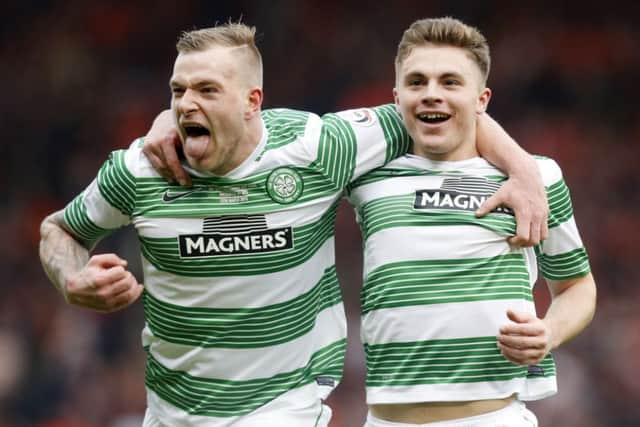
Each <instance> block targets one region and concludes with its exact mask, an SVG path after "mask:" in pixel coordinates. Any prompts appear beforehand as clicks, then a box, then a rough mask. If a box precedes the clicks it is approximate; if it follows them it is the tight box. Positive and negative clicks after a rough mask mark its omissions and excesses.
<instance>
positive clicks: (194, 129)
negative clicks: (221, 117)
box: [184, 124, 210, 138]
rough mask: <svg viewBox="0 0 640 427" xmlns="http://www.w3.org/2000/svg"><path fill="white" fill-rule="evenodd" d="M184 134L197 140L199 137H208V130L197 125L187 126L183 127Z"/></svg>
mask: <svg viewBox="0 0 640 427" xmlns="http://www.w3.org/2000/svg"><path fill="white" fill-rule="evenodd" d="M184 133H185V134H186V135H187V136H189V137H192V138H197V137H199V136H205V135H206V136H209V135H210V132H209V129H207V128H205V127H204V126H200V125H198V124H188V125H185V126H184Z"/></svg>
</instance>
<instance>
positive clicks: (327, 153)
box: [312, 114, 357, 190]
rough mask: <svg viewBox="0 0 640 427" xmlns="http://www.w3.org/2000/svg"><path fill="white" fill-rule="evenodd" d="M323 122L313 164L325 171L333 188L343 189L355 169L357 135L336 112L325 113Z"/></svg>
mask: <svg viewBox="0 0 640 427" xmlns="http://www.w3.org/2000/svg"><path fill="white" fill-rule="evenodd" d="M323 122H324V123H323V126H322V131H321V132H320V143H319V145H318V154H317V159H316V160H315V161H314V162H313V163H312V166H314V167H319V168H320V169H321V170H322V171H323V173H324V174H325V175H326V176H327V177H328V178H329V180H330V181H331V183H332V184H333V188H335V189H340V190H342V189H343V188H344V187H345V186H346V185H347V183H348V182H349V181H350V180H351V177H352V176H353V172H354V170H355V166H356V153H357V143H356V135H355V132H354V131H353V129H352V128H351V125H350V124H349V123H348V122H347V121H346V120H343V119H341V118H339V117H338V116H337V115H335V114H327V115H325V116H324V117H323Z"/></svg>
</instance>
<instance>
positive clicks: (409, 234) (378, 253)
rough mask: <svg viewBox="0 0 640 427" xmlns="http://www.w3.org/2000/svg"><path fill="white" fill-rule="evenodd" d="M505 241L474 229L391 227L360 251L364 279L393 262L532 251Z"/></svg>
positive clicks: (497, 236)
mask: <svg viewBox="0 0 640 427" xmlns="http://www.w3.org/2000/svg"><path fill="white" fill-rule="evenodd" d="M506 239H507V237H505V236H500V235H499V234H497V233H496V232H494V231H491V230H488V229H486V228H484V227H478V226H474V225H456V226H429V227H392V228H385V229H384V230H381V231H378V232H377V233H374V234H372V235H371V236H370V237H369V239H367V241H366V243H365V248H364V274H365V277H366V276H367V275H368V274H370V273H371V271H373V270H374V269H376V268H378V267H380V266H382V265H385V264H390V263H393V262H402V261H417V260H431V259H466V258H488V257H494V256H498V255H506V254H509V253H516V252H523V251H533V250H532V249H531V248H519V247H516V246H512V245H509V243H508V242H507V240H506Z"/></svg>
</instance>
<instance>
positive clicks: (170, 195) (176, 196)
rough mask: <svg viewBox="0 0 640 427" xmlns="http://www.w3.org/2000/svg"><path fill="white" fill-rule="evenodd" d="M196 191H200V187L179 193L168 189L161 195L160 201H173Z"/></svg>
mask: <svg viewBox="0 0 640 427" xmlns="http://www.w3.org/2000/svg"><path fill="white" fill-rule="evenodd" d="M196 191H200V189H199V188H197V189H195V190H189V191H182V192H180V193H173V192H171V191H169V190H166V191H165V192H164V194H163V195H162V201H163V202H165V203H169V202H173V201H174V200H178V199H181V198H183V197H185V196H188V195H189V194H192V193H195V192H196Z"/></svg>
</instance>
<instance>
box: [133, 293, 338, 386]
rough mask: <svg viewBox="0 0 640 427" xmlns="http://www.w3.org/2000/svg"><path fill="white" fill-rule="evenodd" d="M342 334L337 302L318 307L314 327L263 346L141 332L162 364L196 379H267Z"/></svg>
mask: <svg viewBox="0 0 640 427" xmlns="http://www.w3.org/2000/svg"><path fill="white" fill-rule="evenodd" d="M345 337H346V321H345V317H344V307H343V305H342V303H338V304H336V305H333V306H331V307H327V308H326V309H324V310H322V311H321V312H320V313H319V314H318V317H317V318H316V324H315V326H314V328H313V329H312V330H311V331H309V332H308V333H307V334H305V335H303V336H301V337H298V338H296V339H294V340H292V341H289V342H286V343H284V344H279V345H275V346H269V347H263V348H248V349H247V348H242V349H224V348H200V347H191V346H186V345H179V344H172V343H167V342H165V341H163V340H161V339H159V338H156V337H154V336H153V335H152V333H151V331H150V330H149V328H148V327H145V329H144V330H143V331H142V342H143V345H145V346H147V345H149V346H150V348H149V351H150V352H151V354H152V355H153V357H154V358H156V360H157V361H158V362H159V363H161V364H162V365H163V366H164V367H166V368H167V369H171V370H176V371H184V372H188V373H189V374H190V375H194V376H196V377H200V378H218V379H223V380H234V381H243V380H250V379H255V378H269V377H272V376H274V375H277V374H280V373H283V372H289V371H292V370H294V369H297V368H301V367H303V366H305V365H306V364H307V362H308V361H309V358H310V357H311V355H313V353H315V352H316V351H318V350H319V349H321V348H323V347H325V346H327V345H329V344H331V343H333V342H335V341H337V340H340V339H344V338H345Z"/></svg>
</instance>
